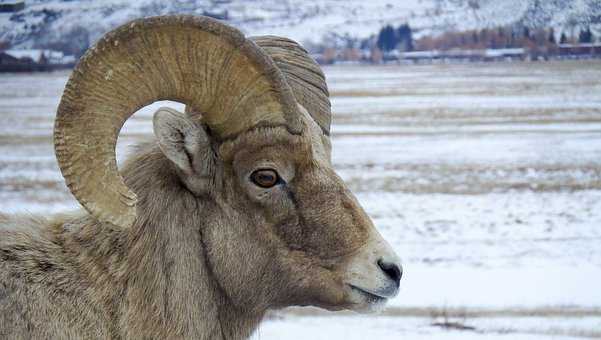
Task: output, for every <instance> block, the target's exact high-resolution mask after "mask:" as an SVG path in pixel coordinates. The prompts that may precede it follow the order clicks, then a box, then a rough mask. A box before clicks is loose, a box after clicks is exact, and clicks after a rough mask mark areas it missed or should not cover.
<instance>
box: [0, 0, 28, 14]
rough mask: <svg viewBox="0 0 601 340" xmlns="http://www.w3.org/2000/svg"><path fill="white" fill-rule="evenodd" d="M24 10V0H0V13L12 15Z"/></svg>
mask: <svg viewBox="0 0 601 340" xmlns="http://www.w3.org/2000/svg"><path fill="white" fill-rule="evenodd" d="M23 9H25V1H24V0H16V1H15V0H0V13H14V12H18V11H22V10H23Z"/></svg>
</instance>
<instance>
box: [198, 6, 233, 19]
mask: <svg viewBox="0 0 601 340" xmlns="http://www.w3.org/2000/svg"><path fill="white" fill-rule="evenodd" d="M202 15H204V16H207V17H211V18H214V19H218V20H228V19H229V15H228V12H227V10H226V9H224V10H223V11H203V12H202Z"/></svg>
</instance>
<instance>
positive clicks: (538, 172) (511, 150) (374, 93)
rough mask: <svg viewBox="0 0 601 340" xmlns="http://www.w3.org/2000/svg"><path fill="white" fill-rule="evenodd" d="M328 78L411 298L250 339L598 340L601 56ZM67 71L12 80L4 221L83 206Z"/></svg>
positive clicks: (343, 167) (346, 149) (3, 98)
mask: <svg viewBox="0 0 601 340" xmlns="http://www.w3.org/2000/svg"><path fill="white" fill-rule="evenodd" d="M325 71H326V74H327V76H328V82H329V85H330V91H331V94H332V103H333V110H334V112H335V116H334V125H333V128H332V131H333V135H332V139H333V146H334V154H333V158H334V163H335V166H336V168H337V169H338V171H339V173H340V174H341V176H342V177H343V178H344V179H345V180H346V181H347V182H348V183H349V185H350V187H351V189H352V190H353V191H354V192H355V193H356V194H357V196H358V198H359V200H360V201H361V203H362V204H363V205H364V206H365V208H366V210H367V212H368V213H369V214H370V215H371V216H372V218H373V219H374V222H375V224H376V225H377V226H378V227H379V228H380V230H381V232H382V233H383V234H384V236H385V237H386V238H387V239H388V240H389V241H390V242H391V243H392V245H393V246H394V247H395V248H396V250H397V252H398V253H399V254H400V255H401V256H402V257H403V260H404V269H405V275H404V277H403V280H402V283H401V287H402V290H401V293H400V295H399V297H398V298H397V299H395V300H393V301H392V302H391V304H390V306H389V308H388V309H386V310H385V311H384V312H383V313H382V314H381V315H378V316H374V315H367V316H360V315H355V314H349V313H327V312H324V311H319V310H316V309H310V308H309V309H299V308H295V309H288V310H284V311H278V312H276V313H274V314H273V315H272V316H271V317H270V318H269V319H268V320H267V321H266V322H264V323H263V325H262V326H261V328H260V329H259V330H258V331H257V333H256V334H255V335H254V337H253V338H254V339H346V340H354V339H368V338H372V339H384V340H386V339H399V338H404V339H481V338H490V339H497V338H499V339H571V338H583V337H585V338H601V62H599V61H581V62H561V63H507V64H469V65H427V66H379V67H358V66H344V67H342V66H340V67H328V68H326V69H325ZM67 76H68V74H67V73H50V74H34V75H7V74H3V75H1V76H0V118H1V122H2V123H1V124H0V202H2V203H0V211H3V212H7V211H8V212H26V211H29V212H33V213H38V212H39V213H50V212H56V211H62V210H65V209H73V208H76V207H77V204H76V203H75V202H74V200H73V199H72V197H71V196H70V194H69V193H68V191H67V190H66V188H65V186H64V184H63V182H62V179H61V176H60V174H59V172H58V168H57V166H56V164H55V159H54V155H53V148H52V140H51V139H52V138H51V136H52V135H51V134H52V124H53V118H54V113H55V109H56V106H57V104H58V101H59V98H60V95H61V92H62V87H63V86H64V83H65V82H66V79H67ZM167 104H168V105H174V106H175V107H176V108H180V109H181V105H178V104H174V103H167ZM161 105H165V103H157V104H154V105H152V106H151V107H146V108H144V109H142V110H141V112H139V113H137V114H136V115H135V116H134V118H132V119H131V120H130V121H129V122H128V123H127V124H126V127H125V130H124V133H123V134H122V136H121V138H120V144H119V146H118V155H119V158H120V159H123V158H124V157H125V156H126V154H127V150H128V145H131V144H132V143H134V142H135V141H136V140H138V139H140V138H143V136H145V135H147V134H150V133H151V117H152V113H153V112H154V110H155V109H156V108H157V107H158V106H161ZM444 325H446V326H448V327H444ZM462 328H464V329H462Z"/></svg>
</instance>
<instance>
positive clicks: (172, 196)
mask: <svg viewBox="0 0 601 340" xmlns="http://www.w3.org/2000/svg"><path fill="white" fill-rule="evenodd" d="M124 177H125V178H126V182H127V184H128V186H129V187H130V188H132V190H134V192H136V193H137V194H138V197H139V204H138V216H139V218H138V221H137V222H136V224H135V226H134V227H133V228H132V230H131V231H130V232H129V234H128V236H127V238H128V241H127V245H126V249H127V256H126V259H125V261H126V268H127V269H126V273H127V274H126V275H127V278H126V282H127V284H126V288H125V293H124V296H123V298H124V302H125V304H123V306H124V308H123V310H122V311H121V315H122V319H121V325H123V326H122V327H123V328H124V329H127V330H128V331H127V333H126V334H125V337H126V338H128V339H130V338H131V339H138V338H169V339H175V338H181V339H245V338H247V337H248V336H249V335H250V334H251V333H252V332H253V331H254V329H255V328H256V327H257V326H258V324H259V322H260V321H261V318H262V317H263V314H262V313H256V312H254V313H252V314H250V313H245V312H243V311H241V310H239V309H238V308H236V307H235V306H234V305H233V304H232V303H231V302H230V301H229V299H228V297H227V294H225V292H223V290H222V289H221V287H220V286H219V284H218V282H217V281H216V280H215V279H214V275H213V274H212V268H211V266H210V263H209V261H207V257H206V256H207V254H206V251H205V247H204V244H203V238H202V230H203V226H202V223H203V221H206V220H207V218H206V217H205V216H204V215H203V214H204V211H205V210H206V209H203V204H204V203H203V202H202V201H200V200H198V199H197V197H194V196H193V195H192V194H191V193H190V192H188V191H186V190H185V189H183V188H182V187H181V182H180V181H179V179H178V178H177V175H175V172H174V171H173V168H172V165H171V163H170V162H169V161H168V160H166V159H165V158H164V157H163V155H162V153H160V152H159V151H158V150H156V149H150V150H149V151H147V152H145V153H141V154H140V155H139V156H138V157H136V158H135V159H134V160H133V161H132V162H130V163H129V164H128V165H127V166H126V168H125V170H124Z"/></svg>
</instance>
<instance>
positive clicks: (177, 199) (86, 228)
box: [0, 146, 265, 339]
mask: <svg viewBox="0 0 601 340" xmlns="http://www.w3.org/2000/svg"><path fill="white" fill-rule="evenodd" d="M123 175H124V178H125V179H126V182H127V185H128V186H129V187H130V188H132V189H133V190H134V191H135V192H136V193H138V196H139V205H138V209H140V213H139V214H138V216H144V217H145V219H143V220H138V221H137V222H136V224H135V225H134V226H133V228H132V229H131V230H128V231H123V230H118V229H114V228H112V227H110V226H107V225H99V224H98V223H97V222H95V221H94V220H93V219H92V218H90V217H89V216H83V217H81V216H80V217H72V216H71V217H61V218H58V219H56V220H54V221H53V222H51V223H48V222H47V221H45V220H41V219H40V220H37V219H35V218H28V219H23V218H12V217H11V218H9V217H7V216H3V215H0V225H2V226H5V227H6V228H4V230H2V229H0V314H1V315H0V331H3V330H4V331H6V330H8V331H11V330H12V331H13V332H16V333H14V334H13V333H10V334H2V332H0V338H4V335H6V336H7V337H6V338H19V335H22V334H29V336H28V338H105V339H244V338H247V337H249V336H250V334H251V333H252V331H253V330H254V329H255V328H256V327H257V326H258V324H259V322H260V321H261V319H262V317H263V314H264V312H265V310H263V309H257V308H254V309H253V310H252V311H251V310H244V309H243V308H240V307H236V306H234V304H233V303H231V301H230V300H229V299H228V297H227V294H226V293H225V292H224V291H223V290H222V289H221V287H220V285H219V283H218V282H217V281H216V280H215V279H214V278H213V277H214V275H213V274H212V268H211V266H210V264H209V262H208V261H207V249H206V247H205V246H204V244H203V235H202V234H203V229H204V228H205V226H206V225H207V223H211V222H210V221H211V217H212V218H215V212H217V214H218V212H219V211H220V210H221V208H220V207H219V206H217V204H216V203H214V200H212V199H211V198H210V197H206V198H204V199H199V198H198V197H195V196H194V195H192V194H191V193H190V192H189V191H187V190H186V189H185V188H183V187H182V184H181V183H180V181H179V178H178V176H177V175H176V173H175V171H174V169H173V166H172V163H170V162H169V161H168V160H167V159H166V158H165V157H164V156H163V155H162V153H161V152H160V151H159V150H158V148H157V147H154V146H152V147H146V148H145V149H144V150H141V151H139V152H137V153H136V156H134V158H133V159H132V160H131V161H130V162H128V164H127V165H126V166H125V169H124V170H123ZM217 218H219V217H217ZM74 278H75V279H74ZM23 287H25V288H23ZM26 291H27V292H28V293H26ZM20 294H22V295H20ZM20 296H23V297H25V296H32V298H33V299H34V300H35V301H34V300H29V298H27V299H26V300H20V299H21V298H20ZM13 297H14V299H15V300H14V302H11V301H13V300H11V299H12V298H13ZM7 298H8V300H6V299H7ZM13 303H16V304H17V305H19V306H20V307H18V310H21V311H22V313H23V315H28V317H26V318H21V317H20V315H18V314H14V313H10V311H12V310H15V308H17V307H15V306H13V305H12V304H13ZM28 318H29V319H33V320H35V321H34V324H32V323H31V322H30V321H27V320H28ZM35 323H37V324H35ZM15 336H16V337H15Z"/></svg>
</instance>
